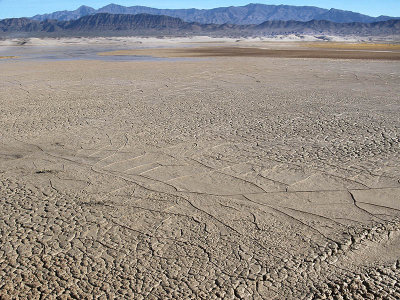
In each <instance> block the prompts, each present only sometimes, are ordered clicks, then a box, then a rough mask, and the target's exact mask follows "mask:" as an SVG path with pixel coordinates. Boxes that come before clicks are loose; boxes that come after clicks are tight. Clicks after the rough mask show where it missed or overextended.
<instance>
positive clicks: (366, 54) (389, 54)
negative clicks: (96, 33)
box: [98, 43, 400, 60]
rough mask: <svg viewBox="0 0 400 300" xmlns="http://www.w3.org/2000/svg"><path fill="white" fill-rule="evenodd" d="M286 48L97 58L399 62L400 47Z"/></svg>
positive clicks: (143, 51) (185, 50)
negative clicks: (260, 58) (289, 59)
mask: <svg viewBox="0 0 400 300" xmlns="http://www.w3.org/2000/svg"><path fill="white" fill-rule="evenodd" d="M270 45H271V44H270ZM286 46H287V45H286ZM290 46H293V45H290ZM285 48H288V47H285ZM285 48H283V49H279V48H275V47H274V48H273V47H268V48H265V44H264V45H262V46H255V45H247V46H246V45H245V46H242V45H240V46H232V45H228V46H225V45H223V44H222V45H220V46H218V47H216V46H211V47H210V46H203V47H186V48H160V49H134V50H116V51H110V52H100V53H98V54H99V55H100V56H127V55H138V56H140V55H150V56H155V57H264V58H267V57H280V58H330V59H368V60H378V59H381V60H400V45H386V46H383V45H369V46H364V45H354V44H339V43H326V44H321V43H315V44H314V43H298V44H297V47H290V48H289V49H285ZM315 48H318V49H315Z"/></svg>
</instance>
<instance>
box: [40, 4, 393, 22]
mask: <svg viewBox="0 0 400 300" xmlns="http://www.w3.org/2000/svg"><path fill="white" fill-rule="evenodd" d="M97 13H109V14H131V15H136V14H143V13H145V14H151V15H164V16H170V17H175V18H180V19H182V20H183V21H185V22H197V23H201V24H226V23H229V24H236V25H249V24H261V23H263V22H265V21H276V20H279V21H302V22H307V21H311V20H326V21H331V22H335V23H351V22H360V23H374V22H380V21H387V20H390V19H395V18H394V17H388V16H380V17H377V18H374V17H371V16H367V15H363V14H359V13H355V12H351V11H344V10H338V9H333V8H332V9H330V10H328V9H323V8H318V7H313V6H290V5H265V4H248V5H246V6H231V7H220V8H214V9H157V8H150V7H145V6H131V7H125V6H121V5H116V4H110V5H107V6H104V7H102V8H100V9H97V10H96V9H94V8H92V7H88V6H81V7H79V8H78V9H77V10H74V11H58V12H54V13H51V14H44V15H36V16H34V17H32V19H33V20H37V21H45V20H58V21H70V20H77V19H79V18H81V17H84V16H87V15H94V14H97Z"/></svg>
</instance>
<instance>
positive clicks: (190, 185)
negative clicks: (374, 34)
mask: <svg viewBox="0 0 400 300" xmlns="http://www.w3.org/2000/svg"><path fill="white" fill-rule="evenodd" d="M220 43H221V41H219V42H218V43H210V41H207V42H206V43H203V44H201V45H200V44H199V43H194V44H190V43H186V41H185V42H177V41H175V42H168V43H167V42H166V41H163V42H160V43H159V44H157V43H156V42H152V44H151V45H147V44H146V42H143V43H141V44H137V45H136V46H133V45H132V44H129V45H124V46H123V47H122V46H118V47H117V46H115V45H106V46H104V45H101V46H96V45H93V44H91V45H90V49H91V50H90V51H91V52H90V53H92V50H93V49H98V50H99V51H98V52H103V53H104V52H108V53H109V54H108V55H110V53H111V54H112V56H117V55H115V54H116V53H114V52H112V51H131V52H132V51H133V52H135V51H140V52H142V53H141V54H140V55H141V56H142V55H143V56H157V55H155V53H156V52H157V51H158V52H162V51H166V52H168V51H170V53H171V52H173V51H175V52H174V53H177V52H185V51H187V52H190V51H191V52H190V53H194V52H195V53H199V50H198V49H202V50H201V51H205V52H206V53H210V52H213V53H216V52H224V51H227V49H228V48H229V49H235V50H230V51H238V50H237V46H236V44H234V42H231V41H230V42H224V43H223V46H221V45H220ZM240 43H241V45H240V47H243V48H246V49H252V51H253V52H257V51H261V50H263V49H261V50H257V49H260V48H261V46H260V45H259V42H258V41H257V42H253V41H249V42H246V43H242V42H240ZM85 45H86V44H85ZM75 46H76V45H75ZM75 46H74V47H75ZM78 46H79V45H78ZM3 47H6V46H3ZM20 47H24V48H20ZM31 47H32V48H31ZM37 47H41V48H40V49H42V52H43V53H44V54H43V55H45V54H46V51H47V50H46V49H49V48H48V47H50V46H48V45H40V46H37V45H36V46H29V45H28V46H26V45H25V46H17V45H13V44H12V43H10V45H8V46H7V49H5V50H4V49H3V50H1V51H0V55H3V56H14V55H16V56H18V58H15V59H4V60H1V62H0V68H1V72H0V87H1V88H0V112H1V117H0V118H1V122H0V241H1V242H0V298H1V299H15V298H17V297H19V298H22V299H24V298H28V299H39V298H40V297H49V298H50V299H53V298H54V299H55V298H57V297H59V298H60V299H63V297H64V298H65V299H69V298H78V299H82V298H85V297H86V298H90V299H91V298H93V297H99V298H100V299H319V298H321V299H366V298H368V297H369V298H371V297H375V298H379V297H380V298H382V299H399V298H400V286H399V280H400V261H399V258H400V251H399V249H400V220H399V216H400V181H399V180H400V148H399V147H400V97H399V95H400V62H399V61H396V60H389V58H388V59H384V58H382V57H379V59H376V57H373V58H372V59H340V58H343V57H335V58H329V57H328V58H320V56H317V57H318V58H310V57H307V58H304V57H301V58H292V57H287V56H283V57H267V56H266V55H217V56H215V55H205V54H204V52H203V54H202V55H194V57H193V56H191V55H190V56H189V57H191V58H193V59H187V60H162V61H157V60H156V61H154V60H144V61H140V60H135V59H132V61H114V60H109V61H107V60H98V59H97V58H96V56H100V55H93V57H92V59H87V60H83V59H77V60H76V59H74V58H73V57H71V58H70V59H69V60H58V59H55V60H52V59H51V58H48V59H46V60H43V59H40V60H38V61H36V60H35V59H24V53H25V55H26V57H32V56H30V54H29V53H31V52H30V51H37V49H38V48H37ZM54 47H59V49H58V51H56V52H63V51H64V53H66V52H68V51H69V50H68V49H71V48H68V47H71V46H68V45H53V44H52V45H51V49H53V50H54V49H55V48H54ZM88 47H89V46H88V45H86V46H85V48H84V49H88ZM91 47H97V48H91ZM146 47H148V48H149V49H144V48H146ZM155 47H163V48H168V49H164V50H159V49H155ZM220 47H223V48H220ZM262 47H263V48H269V49H278V48H279V49H278V50H284V49H288V48H290V49H292V51H303V50H304V47H306V48H307V49H308V48H311V46H309V45H307V46H304V45H297V44H293V43H292V44H284V45H281V44H279V43H278V44H276V43H263V46H262ZM316 47H318V46H317V45H315V47H314V48H316ZM105 48H107V49H105ZM171 48H175V50H171ZM187 48H190V49H187ZM327 48H330V47H327ZM332 48H335V49H343V47H342V46H340V47H338V46H335V47H333V46H332V47H331V48H330V49H332ZM365 48H367V49H365ZM17 49H18V50H17ZM21 49H24V50H21ZM31 49H33V50H31ZM66 49H67V50H66ZM74 49H75V48H74ZM176 49H178V50H176ZM182 49H184V50H182ZM239 49H240V48H239ZM290 49H289V50H290ZM363 49H364V50H373V51H375V48H372V49H371V48H370V47H364V48H363ZM53 50H51V51H53ZM104 50H107V51H104ZM278 50H276V51H278ZM345 50H346V49H345ZM356 50H357V51H359V50H360V49H359V48H357V49H356ZM361 50H362V49H361ZM381 50H382V49H381ZM384 50H385V51H386V50H387V51H393V52H390V55H392V56H391V57H394V56H395V57H398V53H397V52H396V51H398V49H397V48H396V47H393V48H390V49H389V50H388V49H384ZM74 51H75V50H74ZM240 51H242V50H240ZM240 51H239V52H240ZM274 51H275V50H274ZM307 51H308V50H307ZM310 51H311V50H310ZM313 51H315V49H313ZM322 51H328V52H329V51H330V50H322ZM187 52H185V53H187ZM336 52H339V51H336ZM3 53H4V54H3ZM16 53H18V54H16ZM52 53H54V52H52ZM68 53H69V52H68ZM93 53H94V52H93ZM257 53H258V52H257ZM329 53H330V52H329ZM340 53H342V52H340ZM357 53H358V52H357ZM365 53H375V52H365ZM378 53H381V54H379V55H384V53H388V52H376V55H378ZM393 53H397V54H393ZM117 54H121V53H117ZM123 54H127V53H123ZM128 55H136V54H132V53H129V54H128ZM368 55H369V54H368ZM160 56H162V55H160ZM185 57H186V56H185ZM347 58H349V57H347ZM341 297H342V298H341Z"/></svg>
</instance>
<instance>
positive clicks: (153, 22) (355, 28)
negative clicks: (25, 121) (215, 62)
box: [0, 13, 400, 37]
mask: <svg viewBox="0 0 400 300" xmlns="http://www.w3.org/2000/svg"><path fill="white" fill-rule="evenodd" d="M291 33H294V34H338V35H363V36H371V35H374V36H385V35H395V34H397V35H400V20H389V21H383V22H374V23H357V22H353V23H334V22H330V21H325V20H312V21H308V22H300V21H266V22H263V23H261V24H260V25H234V24H223V25H218V24H200V23H194V22H192V23H188V22H184V21H182V20H181V19H179V18H173V17H168V16H159V15H149V14H138V15H126V14H105V13H101V14H96V15H90V16H85V17H82V18H80V19H78V20H72V21H56V20H46V21H41V22H40V21H35V20H30V19H27V18H20V19H5V20H1V21H0V37H12V36H21V35H25V36H54V37H57V36H81V35H85V36H94V35H95V36H107V35H195V34H202V35H218V36H255V35H258V36H263V35H274V34H291Z"/></svg>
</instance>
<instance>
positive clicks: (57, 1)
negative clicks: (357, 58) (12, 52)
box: [0, 0, 400, 19]
mask: <svg viewBox="0 0 400 300" xmlns="http://www.w3.org/2000/svg"><path fill="white" fill-rule="evenodd" d="M250 2H253V3H264V4H288V5H310V6H318V7H324V8H332V7H333V8H338V9H344V10H352V11H356V12H360V13H363V14H367V15H370V16H379V15H389V16H394V17H400V0H319V1H317V0H311V1H306V0H280V1H279V0H278V1H273V0H272V1H262V0H260V1H255V0H253V1H251V0H247V1H246V0H245V1H243V0H230V1H229V0H197V1H196V0H173V1H166V0H0V19H4V18H11V17H29V16H33V15H36V14H43V13H49V12H54V11H57V10H74V9H76V8H78V7H79V6H81V5H83V4H84V5H88V6H91V7H94V8H100V7H102V6H105V5H107V4H110V3H116V4H121V5H124V6H133V5H143V6H150V7H156V8H192V7H195V8H214V7H221V6H231V5H235V6H238V5H246V4H248V3H250Z"/></svg>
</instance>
